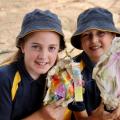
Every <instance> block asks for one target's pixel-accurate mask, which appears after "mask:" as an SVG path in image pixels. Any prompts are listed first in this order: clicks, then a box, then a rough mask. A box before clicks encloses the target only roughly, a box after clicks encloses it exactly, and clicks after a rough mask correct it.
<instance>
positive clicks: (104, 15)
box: [77, 7, 114, 27]
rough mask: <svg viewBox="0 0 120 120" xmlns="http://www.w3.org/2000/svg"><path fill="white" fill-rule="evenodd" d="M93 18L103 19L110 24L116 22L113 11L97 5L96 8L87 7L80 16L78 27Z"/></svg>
mask: <svg viewBox="0 0 120 120" xmlns="http://www.w3.org/2000/svg"><path fill="white" fill-rule="evenodd" d="M93 20H98V21H101V20H102V21H104V22H109V23H110V24H114V22H113V16H112V13H111V12H109V11H108V10H107V9H104V8H99V7H95V8H90V9H87V10H86V11H84V12H83V13H81V14H80V15H79V16H78V19H77V27H78V26H79V25H80V24H85V23H87V22H90V21H93Z"/></svg>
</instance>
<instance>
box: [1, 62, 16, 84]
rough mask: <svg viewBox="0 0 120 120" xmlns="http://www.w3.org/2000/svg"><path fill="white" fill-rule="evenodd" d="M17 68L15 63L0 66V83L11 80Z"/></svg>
mask: <svg viewBox="0 0 120 120" xmlns="http://www.w3.org/2000/svg"><path fill="white" fill-rule="evenodd" d="M16 70H17V65H16V63H11V64H7V65H1V66H0V84H3V83H7V84H8V81H10V82H12V78H13V77H14V74H15V72H16Z"/></svg>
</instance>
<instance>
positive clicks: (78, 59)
mask: <svg viewBox="0 0 120 120" xmlns="http://www.w3.org/2000/svg"><path fill="white" fill-rule="evenodd" d="M82 54H83V53H80V54H78V55H76V56H75V57H73V60H74V61H75V62H80V61H81V60H82Z"/></svg>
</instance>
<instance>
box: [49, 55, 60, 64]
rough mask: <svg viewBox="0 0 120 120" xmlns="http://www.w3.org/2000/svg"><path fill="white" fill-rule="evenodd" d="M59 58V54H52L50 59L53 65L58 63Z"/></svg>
mask: <svg viewBox="0 0 120 120" xmlns="http://www.w3.org/2000/svg"><path fill="white" fill-rule="evenodd" d="M57 57H58V53H55V54H51V56H50V57H49V59H50V61H51V63H52V65H54V63H55V62H56V60H57Z"/></svg>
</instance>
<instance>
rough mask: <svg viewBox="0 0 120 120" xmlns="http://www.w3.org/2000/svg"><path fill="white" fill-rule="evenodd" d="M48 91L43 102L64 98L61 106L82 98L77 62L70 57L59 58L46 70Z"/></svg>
mask: <svg viewBox="0 0 120 120" xmlns="http://www.w3.org/2000/svg"><path fill="white" fill-rule="evenodd" d="M47 79H48V91H47V94H46V96H45V99H44V103H45V104H50V103H53V102H55V101H57V100H59V99H61V98H64V102H63V103H62V105H63V106H67V105H68V103H70V102H72V101H73V100H75V101H81V100H82V77H81V72H80V68H79V63H74V62H73V61H72V59H61V60H59V62H58V63H57V64H56V65H55V67H53V68H52V69H51V70H50V71H49V72H48V76H47Z"/></svg>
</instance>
